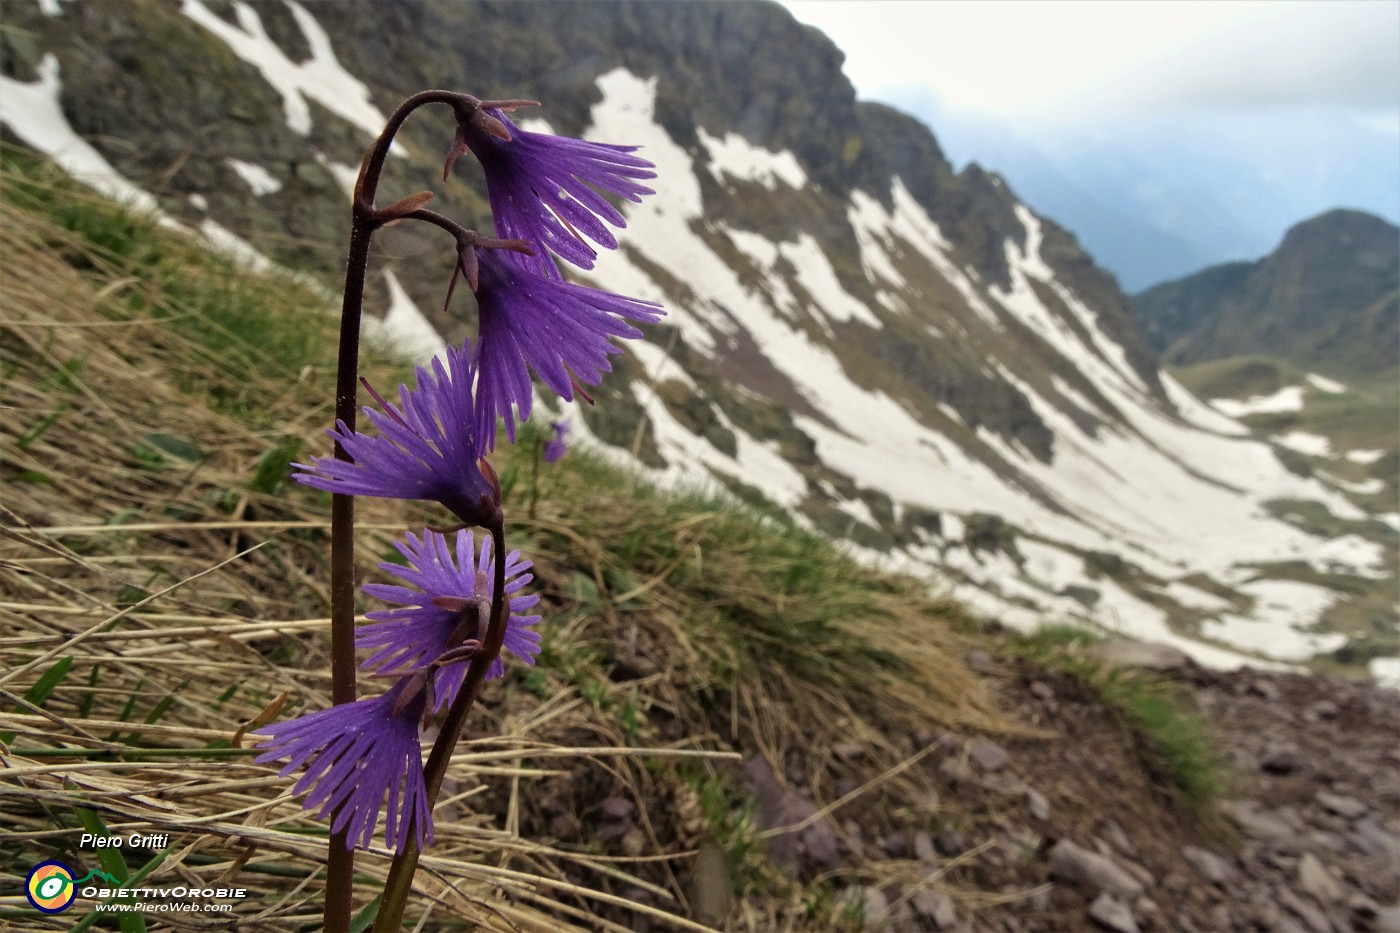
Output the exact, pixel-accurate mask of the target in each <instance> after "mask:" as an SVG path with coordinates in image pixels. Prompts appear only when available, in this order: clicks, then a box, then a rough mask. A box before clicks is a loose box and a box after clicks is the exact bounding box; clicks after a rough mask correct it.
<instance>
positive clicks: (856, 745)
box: [831, 742, 865, 761]
mask: <svg viewBox="0 0 1400 933" xmlns="http://www.w3.org/2000/svg"><path fill="white" fill-rule="evenodd" d="M831 750H832V751H833V752H835V753H836V755H837V756H838V757H840V758H845V759H848V760H851V761H854V760H855V759H857V758H864V757H865V746H864V745H863V744H861V743H860V742H837V743H836V744H835V745H833V746H831Z"/></svg>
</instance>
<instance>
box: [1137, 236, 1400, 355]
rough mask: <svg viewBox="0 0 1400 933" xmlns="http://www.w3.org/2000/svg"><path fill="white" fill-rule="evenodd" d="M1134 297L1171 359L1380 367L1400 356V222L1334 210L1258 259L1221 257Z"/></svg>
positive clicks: (1154, 340)
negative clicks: (1265, 359) (1247, 357)
mask: <svg viewBox="0 0 1400 933" xmlns="http://www.w3.org/2000/svg"><path fill="white" fill-rule="evenodd" d="M1133 304H1134V306H1135V307H1136V308H1137V309H1138V312H1139V314H1140V316H1141V317H1142V320H1143V326H1144V330H1145V331H1146V334H1147V338H1148V341H1149V342H1150V343H1151V344H1152V347H1153V349H1154V350H1156V351H1158V352H1159V353H1160V354H1161V355H1162V358H1163V360H1164V361H1166V362H1168V363H1175V364H1188V363H1200V362H1204V361H1206V360H1212V359H1223V358H1225V357H1229V356H1239V355H1243V354H1249V353H1264V354H1270V355H1275V356H1279V357H1282V358H1284V359H1287V360H1289V361H1291V362H1293V363H1296V364H1298V365H1301V366H1314V367H1321V368H1323V369H1326V370H1328V371H1331V372H1337V373H1343V374H1344V373H1350V372H1356V371H1362V372H1376V371H1379V370H1383V369H1386V368H1388V367H1392V366H1395V365H1396V363H1397V362H1400V229H1397V228H1396V227H1395V225H1393V224H1391V223H1388V222H1387V221H1385V220H1383V219H1382V218H1380V217H1376V216H1374V215H1372V214H1367V213H1364V212H1362V211H1353V210H1342V209H1338V210H1333V211H1328V212H1327V213H1325V214H1320V215H1318V216H1317V217H1314V218H1312V219H1310V220H1307V221H1304V222H1303V223H1300V224H1298V225H1297V226H1295V227H1293V228H1292V229H1290V230H1289V231H1288V233H1287V234H1286V235H1285V236H1284V238H1283V242H1282V243H1280V244H1279V246H1278V248H1277V249H1276V250H1274V251H1273V252H1272V253H1270V254H1269V255H1268V256H1265V257H1264V258H1263V259H1260V260H1259V261H1257V262H1252V263H1229V264H1227V265H1223V266H1213V267H1211V268H1209V269H1205V270H1203V271H1201V272H1198V273H1196V274H1195V275H1191V276H1187V277H1186V278H1183V279H1179V280H1177V281H1174V282H1166V283H1163V284H1161V285H1158V286H1156V287H1154V288H1150V289H1148V290H1147V291H1145V292H1143V293H1141V294H1139V295H1137V296H1135V297H1134V298H1133Z"/></svg>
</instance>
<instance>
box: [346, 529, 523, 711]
mask: <svg viewBox="0 0 1400 933" xmlns="http://www.w3.org/2000/svg"><path fill="white" fill-rule="evenodd" d="M394 547H396V548H398V551H399V553H400V554H402V555H403V556H404V557H405V558H407V559H408V566H407V567H405V566H402V565H400V564H391V563H384V564H380V565H379V566H380V567H382V568H384V569H385V570H387V571H389V572H390V573H392V574H393V575H394V576H396V577H398V578H399V579H400V580H402V581H403V582H404V583H406V584H408V586H392V585H388V584H383V583H367V584H365V586H364V587H362V589H363V590H364V592H365V593H366V594H368V595H370V596H373V597H375V598H376V599H382V600H384V601H385V602H386V603H398V604H399V605H400V606H402V607H403V608H400V609H385V610H380V611H377V612H371V613H369V614H368V616H367V617H368V618H370V619H373V620H374V621H373V622H372V623H370V624H368V625H362V626H360V628H359V631H358V634H357V635H356V637H355V646H356V647H357V648H371V649H374V653H373V654H371V655H370V656H369V658H367V659H366V660H365V662H364V665H363V666H364V667H365V668H367V669H371V670H376V671H379V672H381V673H384V672H399V671H404V672H411V671H418V670H422V669H424V668H425V667H427V666H428V665H430V664H432V663H433V662H434V661H435V660H437V659H438V658H439V657H440V656H441V655H442V654H443V653H444V652H446V651H448V650H450V649H453V648H456V647H458V646H459V645H460V644H461V642H458V643H456V644H449V641H450V640H451V639H452V636H453V631H454V630H459V623H460V622H461V620H462V613H463V612H471V613H475V612H477V611H478V607H479V608H480V611H481V613H483V614H484V613H486V612H487V611H489V607H490V603H491V587H492V582H493V580H494V576H493V571H494V569H495V566H496V560H495V556H494V555H493V554H492V551H491V538H490V536H489V535H485V536H483V538H482V542H481V549H480V551H479V552H476V551H474V549H473V541H472V533H471V532H470V531H458V532H457V540H456V548H455V549H456V558H455V560H454V558H453V553H452V549H450V548H449V547H448V543H447V538H446V537H445V536H443V535H441V534H438V533H437V532H435V531H432V530H425V531H424V532H423V537H422V538H421V539H420V538H418V537H417V536H416V535H414V534H413V533H412V532H409V533H408V534H407V535H406V536H405V540H404V541H396V542H394ZM531 566H532V564H531V563H530V561H528V560H522V559H521V557H520V552H519V551H511V552H510V553H509V554H507V555H506V597H507V599H508V600H509V614H508V615H507V617H506V633H505V641H504V643H503V644H502V650H503V651H509V652H510V653H511V654H513V655H515V656H516V657H517V658H519V659H520V660H521V661H523V662H525V663H526V664H528V665H531V666H533V665H534V663H535V655H537V654H539V651H540V634H539V632H536V631H535V630H534V629H533V628H532V627H531V626H533V625H534V624H535V623H536V622H538V621H539V620H540V617H539V616H537V615H534V616H527V615H525V614H524V613H525V612H526V610H528V609H530V608H532V607H534V606H535V605H536V604H537V603H538V602H539V601H540V597H539V595H538V594H535V593H531V594H528V595H520V591H521V590H522V589H524V588H525V586H526V585H527V584H528V583H529V582H530V581H531V580H532V579H534V575H533V574H531V573H529V572H528V571H529V569H530V567H531ZM485 635H486V627H485V623H484V621H483V622H482V623H481V624H480V625H476V624H473V625H471V627H470V628H469V630H468V634H467V638H468V639H477V640H482V639H484V638H485ZM467 663H468V662H467V661H466V660H462V661H460V662H457V663H454V664H447V665H444V666H443V667H441V668H439V669H438V671H437V673H436V675H435V677H434V679H433V687H434V693H435V694H436V697H437V699H436V702H435V705H434V710H435V711H436V710H438V709H442V708H443V707H445V706H450V705H451V704H452V700H453V699H454V698H455V697H456V696H457V691H458V690H459V689H461V686H462V681H463V680H464V678H465V677H466V674H467ZM504 673H505V664H504V663H503V661H502V660H501V658H500V657H497V658H496V659H495V660H494V661H493V662H492V663H491V667H490V669H488V670H487V672H486V676H487V677H488V678H491V677H500V676H501V675H502V674H504Z"/></svg>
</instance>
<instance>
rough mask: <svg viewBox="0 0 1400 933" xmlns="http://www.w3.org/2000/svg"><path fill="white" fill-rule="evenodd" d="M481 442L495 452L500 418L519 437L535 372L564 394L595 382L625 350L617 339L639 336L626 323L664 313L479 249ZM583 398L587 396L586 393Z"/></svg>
mask: <svg viewBox="0 0 1400 933" xmlns="http://www.w3.org/2000/svg"><path fill="white" fill-rule="evenodd" d="M476 268H477V276H478V281H477V290H476V304H477V314H478V318H479V329H478V333H477V343H476V368H477V373H478V387H477V397H476V417H477V428H478V431H477V440H478V443H479V444H480V445H481V446H482V447H483V449H486V450H491V449H494V447H495V443H496V418H497V416H499V417H501V418H504V419H505V423H506V434H507V435H508V436H509V437H510V439H511V442H512V443H513V442H514V441H515V424H516V416H515V413H514V412H512V406H514V408H515V409H516V411H518V413H519V420H520V421H524V420H525V419H526V418H528V417H529V416H530V407H531V403H532V401H533V393H532V390H531V386H530V370H531V369H533V370H534V371H535V372H536V373H538V374H539V377H540V379H542V380H543V381H544V383H545V385H547V386H549V387H550V388H551V389H553V390H554V392H555V393H556V394H557V395H559V396H560V397H561V398H564V399H567V400H569V401H572V400H573V397H574V391H575V389H578V388H579V383H582V384H584V385H597V384H598V383H599V382H600V381H601V380H602V378H603V373H605V372H609V371H611V369H612V364H611V362H609V360H608V357H609V356H610V355H612V354H616V353H621V352H622V350H621V348H620V347H618V346H617V345H615V344H614V343H613V340H614V339H615V338H625V337H640V336H642V333H641V331H639V330H637V328H635V327H633V326H632V325H631V324H630V323H628V322H629V321H637V322H640V323H652V322H655V321H657V320H660V319H661V317H662V316H663V315H664V314H665V312H664V311H662V310H661V305H659V304H657V303H656V302H654V301H642V300H641V299H638V298H627V297H624V296H622V295H614V294H613V293H611V292H605V291H602V290H600V289H596V288H589V287H587V286H585V285H577V284H574V283H572V282H566V281H564V280H563V279H561V278H556V277H553V276H546V275H541V274H540V273H539V272H538V271H537V269H536V267H535V264H534V263H533V262H532V261H530V257H526V256H521V255H520V254H518V253H513V252H508V251H505V250H478V251H477V265H476ZM585 397H586V396H585Z"/></svg>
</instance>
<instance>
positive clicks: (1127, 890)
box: [1048, 839, 1143, 898]
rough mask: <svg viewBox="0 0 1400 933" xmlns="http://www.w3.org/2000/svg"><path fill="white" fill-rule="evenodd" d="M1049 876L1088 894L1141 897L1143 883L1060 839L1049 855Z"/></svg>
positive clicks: (1109, 861) (1108, 861)
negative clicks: (1081, 889)
mask: <svg viewBox="0 0 1400 933" xmlns="http://www.w3.org/2000/svg"><path fill="white" fill-rule="evenodd" d="M1048 861H1049V865H1050V874H1052V875H1055V876H1057V877H1060V878H1064V879H1065V880H1066V881H1069V882H1072V883H1074V884H1077V885H1079V886H1080V887H1082V888H1085V889H1087V890H1088V891H1090V892H1091V893H1101V892H1102V893H1109V894H1115V895H1119V896H1121V897H1127V898H1134V897H1137V896H1138V895H1139V894H1141V893H1143V886H1142V882H1140V881H1138V880H1137V878H1135V877H1133V875H1132V874H1131V873H1130V872H1128V871H1127V869H1125V868H1123V867H1122V866H1121V865H1119V864H1118V863H1117V862H1115V861H1114V860H1113V859H1111V858H1108V857H1106V856H1103V855H1098V854H1095V853H1093V852H1090V851H1089V850H1088V849H1084V848H1081V847H1079V846H1077V845H1075V844H1074V843H1073V842H1071V841H1069V840H1068V839H1061V840H1060V841H1059V842H1057V843H1055V845H1054V846H1052V847H1051V849H1050V852H1049V859H1048Z"/></svg>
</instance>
